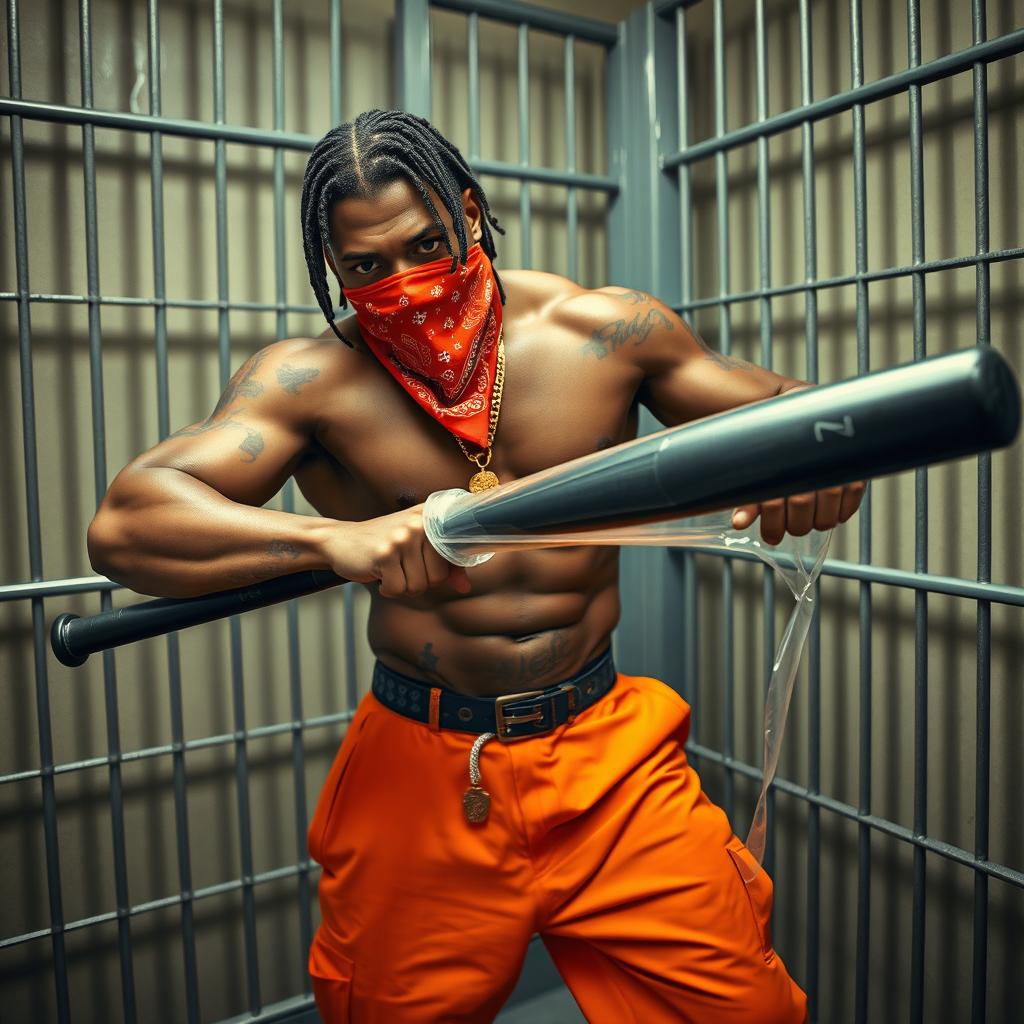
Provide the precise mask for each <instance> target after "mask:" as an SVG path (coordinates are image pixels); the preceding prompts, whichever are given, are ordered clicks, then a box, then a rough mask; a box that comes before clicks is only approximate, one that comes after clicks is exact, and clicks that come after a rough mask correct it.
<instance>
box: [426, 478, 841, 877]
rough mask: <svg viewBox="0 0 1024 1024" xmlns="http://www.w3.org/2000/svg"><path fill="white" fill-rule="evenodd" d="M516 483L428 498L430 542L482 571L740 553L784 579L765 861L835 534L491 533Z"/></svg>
mask: <svg viewBox="0 0 1024 1024" xmlns="http://www.w3.org/2000/svg"><path fill="white" fill-rule="evenodd" d="M540 475H542V474H538V476H540ZM524 479H526V480H528V481H530V483H529V486H535V481H536V477H530V478H524ZM517 483H518V481H517V482H513V483H511V484H507V485H505V486H504V487H502V488H500V489H498V490H495V491H490V492H484V493H483V494H470V493H469V492H468V491H462V490H457V489H456V490H446V491H437V492H435V493H434V494H432V495H430V497H429V498H428V499H427V502H426V504H425V506H424V510H423V522H424V529H425V532H426V534H427V537H428V539H429V540H430V542H431V544H432V545H433V546H434V547H435V548H436V549H437V551H438V552H439V553H440V554H441V555H443V556H444V558H446V559H447V560H448V561H450V562H452V563H453V564H455V565H463V566H471V565H479V564H480V563H482V562H485V561H487V559H489V558H491V557H492V556H493V555H494V554H495V553H498V552H507V551H513V550H528V549H537V548H552V547H565V546H569V545H581V544H587V545H592V544H601V545H613V546H622V545H646V546H660V547H682V548H687V547H690V548H698V549H702V550H705V551H713V550H725V551H736V550H743V551H749V552H750V553H751V554H753V555H755V556H756V557H757V558H759V559H761V560H762V561H763V562H765V563H766V564H768V565H770V566H771V568H772V569H773V570H774V572H775V573H776V574H777V575H778V576H780V577H781V578H782V579H783V580H784V581H785V584H786V586H787V587H788V588H789V591H790V593H791V594H792V595H793V598H794V601H795V606H794V608H793V611H792V613H791V614H790V616H789V621H788V622H787V623H786V627H785V629H784V630H783V632H782V637H781V639H780V640H779V644H778V647H777V648H776V651H775V659H774V661H773V663H772V672H771V679H770V680H769V683H768V691H767V694H766V697H765V705H764V752H763V758H764V760H763V776H762V783H761V792H760V795H759V797H758V800H757V805H756V807H755V809H754V816H753V820H752V823H751V826H750V831H749V833H748V835H747V839H746V845H747V847H748V848H749V850H750V851H751V853H752V854H753V855H754V857H755V858H756V860H757V862H758V863H760V862H761V860H762V859H763V857H764V848H765V830H766V826H767V819H766V795H767V791H768V787H769V785H771V781H772V779H773V778H774V776H775V770H776V767H777V765H778V760H779V750H780V746H781V743H782V737H783V733H784V731H785V727H786V717H787V715H788V713H789V703H790V698H791V697H792V694H793V685H794V682H795V680H796V673H797V668H798V667H799V664H800V656H801V653H802V651H803V646H804V642H805V641H806V639H807V630H808V626H809V625H810V621H811V616H812V614H813V612H814V607H813V593H814V583H815V581H816V580H817V578H818V576H819V575H820V573H821V567H822V564H823V563H824V560H825V556H826V554H827V552H828V547H829V542H830V540H831V537H832V531H831V530H829V531H827V532H821V531H817V530H813V531H811V533H809V534H807V535H806V536H803V537H794V536H792V535H791V534H786V536H785V537H784V538H783V540H782V541H781V543H779V544H776V545H768V544H765V543H763V542H762V541H761V540H760V525H761V524H760V521H759V520H755V521H754V522H753V523H752V524H751V525H750V526H748V527H746V528H745V529H743V530H736V529H733V527H732V525H731V520H732V509H727V510H724V511H717V512H710V513H704V514H701V515H694V516H688V517H686V518H682V519H669V520H662V521H660V522H642V523H636V522H633V523H623V524H615V525H602V526H597V527H593V528H585V529H582V528H578V527H575V526H574V527H573V528H571V529H569V530H557V529H555V530H551V531H545V530H543V529H536V528H535V529H532V530H530V531H522V530H511V529H504V530H500V529H499V530H492V529H488V528H487V527H485V526H484V525H482V524H481V522H480V517H478V516H477V514H476V512H477V511H478V510H481V509H484V508H486V507H487V506H488V504H493V503H495V502H497V501H498V500H500V499H501V498H502V496H503V495H502V492H505V494H507V493H508V492H509V491H510V490H512V491H514V489H515V488H516V486H517ZM452 523H455V524H457V529H454V530H453V529H451V528H450V525H451V524H452Z"/></svg>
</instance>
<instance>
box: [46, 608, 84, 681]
mask: <svg viewBox="0 0 1024 1024" xmlns="http://www.w3.org/2000/svg"><path fill="white" fill-rule="evenodd" d="M77 618H78V616H77V615H75V614H73V613H72V612H62V613H61V614H60V615H58V616H57V618H55V619H54V620H53V625H52V626H50V647H51V648H52V649H53V653H54V654H56V655H57V660H58V661H59V662H60V663H61V664H62V665H67V666H68V667H69V668H77V667H78V666H79V665H84V664H85V662H86V660H87V659H88V657H89V655H88V654H79V653H78V652H77V651H75V650H74V649H73V648H72V645H71V638H70V636H69V635H68V629H69V627H70V625H71V623H72V622H73V621H74V620H75V619H77Z"/></svg>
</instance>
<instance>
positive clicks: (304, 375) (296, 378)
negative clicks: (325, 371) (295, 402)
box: [277, 363, 320, 395]
mask: <svg viewBox="0 0 1024 1024" xmlns="http://www.w3.org/2000/svg"><path fill="white" fill-rule="evenodd" d="M318 376H320V371H319V370H314V369H312V368H311V367H307V366H292V365H291V363H282V364H281V366H280V367H279V368H278V371H277V383H278V384H280V385H281V387H283V388H284V389H285V391H287V392H288V394H290V395H297V394H298V393H299V392H300V391H301V390H302V385H303V384H308V383H309V382H310V381H311V380H312V379H313V378H314V377H318Z"/></svg>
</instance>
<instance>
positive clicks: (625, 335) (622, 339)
mask: <svg viewBox="0 0 1024 1024" xmlns="http://www.w3.org/2000/svg"><path fill="white" fill-rule="evenodd" d="M655 327H667V328H668V329H669V330H672V322H671V321H670V320H669V319H668V317H667V316H665V314H664V313H662V312H660V311H659V310H657V309H649V310H647V313H646V315H644V316H641V315H640V314H639V313H637V314H636V316H634V317H633V319H632V320H629V321H626V320H612V321H611V322H610V323H607V324H604V325H602V326H601V327H598V328H597V330H596V331H594V332H593V334H591V336H590V340H589V341H588V342H587V343H586V344H585V345H584V346H583V351H584V352H590V353H591V354H592V355H595V356H597V358H598V359H604V357H605V356H607V355H608V353H609V352H614V351H615V350H616V349H619V348H622V346H623V345H625V344H626V342H627V341H632V342H633V344H634V345H642V344H643V343H644V341H645V340H646V339H647V336H648V335H649V334H650V333H651V331H653V330H654V329H655Z"/></svg>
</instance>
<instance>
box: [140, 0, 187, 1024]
mask: <svg viewBox="0 0 1024 1024" xmlns="http://www.w3.org/2000/svg"><path fill="white" fill-rule="evenodd" d="M147 20H148V41H149V112H150V113H151V114H152V115H153V116H155V117H159V116H160V114H161V95H160V8H159V3H158V0H149V4H148V19H147ZM149 159H150V181H151V192H152V215H153V295H154V298H155V299H156V306H155V308H154V317H155V321H156V323H155V330H156V402H157V428H158V431H159V434H160V439H161V440H163V439H164V438H165V437H167V435H168V434H169V433H170V429H171V427H170V396H169V382H168V373H167V306H166V305H165V302H166V299H167V287H166V273H165V259H164V255H165V253H164V250H165V235H164V170H163V166H164V165H163V135H162V133H161V132H153V133H152V134H151V136H150V150H149ZM167 673H168V679H169V682H170V694H169V697H170V714H171V743H172V745H173V747H174V752H173V754H172V755H171V758H172V770H173V776H174V821H175V836H176V841H177V848H178V884H179V887H180V888H181V944H182V957H183V962H184V968H185V1006H186V1009H187V1013H188V1020H189V1024H198V1021H199V970H198V964H197V961H196V937H195V918H194V903H193V900H192V862H191V857H190V852H189V840H188V802H187V786H186V781H185V726H184V714H183V704H182V698H181V657H180V650H179V645H178V634H177V633H170V634H168V637H167Z"/></svg>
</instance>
